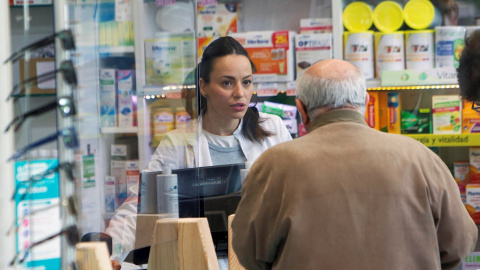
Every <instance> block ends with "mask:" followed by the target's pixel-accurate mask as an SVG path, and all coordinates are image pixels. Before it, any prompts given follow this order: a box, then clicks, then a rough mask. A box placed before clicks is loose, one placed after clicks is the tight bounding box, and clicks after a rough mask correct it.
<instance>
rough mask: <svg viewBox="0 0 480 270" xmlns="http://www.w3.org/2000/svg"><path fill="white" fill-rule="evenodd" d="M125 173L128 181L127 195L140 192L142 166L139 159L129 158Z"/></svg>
mask: <svg viewBox="0 0 480 270" xmlns="http://www.w3.org/2000/svg"><path fill="white" fill-rule="evenodd" d="M125 175H126V183H127V197H129V196H130V195H132V193H133V194H138V182H139V180H140V167H139V165H138V160H128V161H126V164H125Z"/></svg>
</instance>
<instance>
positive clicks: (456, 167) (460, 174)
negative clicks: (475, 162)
mask: <svg viewBox="0 0 480 270" xmlns="http://www.w3.org/2000/svg"><path fill="white" fill-rule="evenodd" d="M453 177H454V178H455V181H456V182H457V185H458V189H459V190H460V196H461V197H462V201H463V204H465V203H466V200H467V197H466V188H467V185H468V184H469V183H470V162H469V161H455V162H453Z"/></svg>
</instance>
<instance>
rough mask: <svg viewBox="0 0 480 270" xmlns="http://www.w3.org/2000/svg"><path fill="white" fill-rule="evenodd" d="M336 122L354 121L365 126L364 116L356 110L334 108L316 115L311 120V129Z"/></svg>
mask: <svg viewBox="0 0 480 270" xmlns="http://www.w3.org/2000/svg"><path fill="white" fill-rule="evenodd" d="M337 122H354V123H358V124H362V125H365V126H367V123H366V122H365V118H364V117H363V115H362V114H361V113H359V112H358V111H356V110H350V109H334V110H331V111H328V112H326V113H322V114H320V115H318V116H317V117H316V118H315V119H314V120H313V122H312V128H311V130H310V131H313V130H314V129H316V128H319V127H321V126H325V125H328V124H332V123H337Z"/></svg>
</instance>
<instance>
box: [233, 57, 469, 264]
mask: <svg viewBox="0 0 480 270" xmlns="http://www.w3.org/2000/svg"><path fill="white" fill-rule="evenodd" d="M296 90H297V101H296V102H297V108H298V109H299V112H300V114H301V117H302V122H303V123H304V125H305V127H306V128H307V131H308V134H307V135H305V136H302V137H300V138H298V139H295V140H293V141H290V142H285V143H282V144H278V145H276V146H274V147H272V148H270V149H268V150H267V151H265V152H264V153H263V154H262V155H261V156H260V157H259V158H258V159H257V160H256V162H255V163H254V164H253V166H252V168H251V170H250V172H249V174H248V176H247V179H246V180H245V182H244V185H243V186H242V199H241V201H240V204H239V205H238V208H237V211H236V213H235V217H234V220H233V224H232V231H233V238H232V243H233V248H234V251H235V252H236V255H237V256H238V260H239V262H240V263H241V264H242V265H243V266H244V267H245V268H246V269H249V270H252V269H329V270H335V269H342V270H343V269H360V270H372V269H382V270H383V269H389V270H392V269H408V270H416V269H418V270H426V269H428V270H435V269H453V268H454V267H455V266H456V265H458V264H459V263H460V262H461V261H462V260H463V259H464V258H465V257H466V256H468V255H469V254H470V253H471V252H472V251H473V250H474V247H475V243H476V241H477V234H478V231H477V227H476V225H475V224H474V222H473V220H472V219H471V218H470V216H469V214H468V212H467V211H466V209H465V206H464V205H463V203H462V201H461V199H460V192H459V189H458V186H457V184H456V182H455V180H454V179H453V177H452V175H451V173H450V171H449V169H448V168H447V166H446V165H445V164H444V162H443V161H442V160H441V159H440V157H439V156H437V155H436V154H435V153H434V152H432V151H431V150H430V149H428V148H427V147H425V146H424V145H423V144H421V143H420V142H418V141H416V140H414V139H412V138H409V137H406V136H402V135H396V134H389V133H384V132H380V131H377V130H375V129H372V128H370V127H369V126H368V125H367V124H366V123H365V120H364V113H365V108H366V105H367V103H368V100H369V97H368V94H367V92H366V82H365V78H364V76H363V74H362V73H361V72H360V71H359V70H358V69H357V68H356V67H355V66H353V65H352V64H350V63H348V62H346V61H343V60H338V59H329V60H323V61H320V62H317V63H316V64H314V65H312V66H311V67H310V68H308V69H307V70H306V71H305V72H304V73H303V74H302V75H300V76H299V78H298V79H297V82H296Z"/></svg>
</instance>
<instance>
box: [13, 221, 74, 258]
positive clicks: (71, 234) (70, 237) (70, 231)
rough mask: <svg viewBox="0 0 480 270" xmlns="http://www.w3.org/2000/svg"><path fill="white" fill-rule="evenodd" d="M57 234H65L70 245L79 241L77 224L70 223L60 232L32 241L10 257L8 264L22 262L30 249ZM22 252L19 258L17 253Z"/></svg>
mask: <svg viewBox="0 0 480 270" xmlns="http://www.w3.org/2000/svg"><path fill="white" fill-rule="evenodd" d="M58 236H65V237H66V239H67V243H68V244H69V245H71V246H75V245H76V244H77V243H78V242H79V241H80V235H79V232H78V229H77V226H76V225H72V226H69V227H68V228H66V229H63V230H61V231H60V232H58V233H56V234H53V235H50V236H48V237H45V238H44V239H41V240H39V241H37V242H34V243H32V244H31V245H29V246H28V248H27V249H26V250H25V251H23V252H19V253H17V254H16V255H15V257H14V258H13V259H12V261H11V262H10V266H13V265H15V264H17V263H18V264H22V263H23V262H24V261H25V259H27V258H28V255H29V253H30V251H31V250H32V249H33V248H34V247H36V246H38V245H40V244H43V243H45V242H47V241H50V240H52V239H54V238H56V237H58ZM22 253H23V257H22V258H21V259H20V260H19V259H18V258H19V255H20V254H22Z"/></svg>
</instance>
